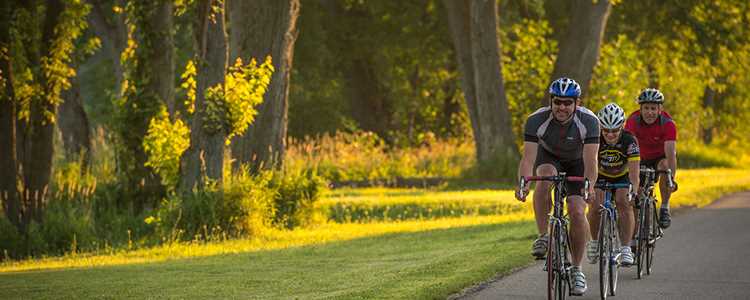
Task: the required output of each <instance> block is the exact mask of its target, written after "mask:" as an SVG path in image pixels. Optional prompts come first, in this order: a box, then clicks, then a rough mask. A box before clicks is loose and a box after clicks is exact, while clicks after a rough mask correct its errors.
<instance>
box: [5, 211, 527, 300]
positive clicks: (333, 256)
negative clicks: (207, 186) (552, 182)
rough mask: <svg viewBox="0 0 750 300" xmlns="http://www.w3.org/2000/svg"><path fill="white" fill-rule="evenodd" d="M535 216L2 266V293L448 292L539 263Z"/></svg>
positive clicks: (75, 295)
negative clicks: (109, 261)
mask: <svg viewBox="0 0 750 300" xmlns="http://www.w3.org/2000/svg"><path fill="white" fill-rule="evenodd" d="M534 231H535V230H534V229H533V225H532V224H531V222H529V221H523V222H510V223H502V224H488V225H478V226H470V227H458V228H449V229H436V230H429V231H423V232H412V233H402V234H386V235H382V236H376V237H367V238H360V239H354V240H349V241H341V242H332V243H327V244H320V245H311V246H303V247H293V248H287V249H279V250H269V251H256V252H246V253H240V254H224V255H216V256H209V257H198V258H192V259H178V260H168V261H162V262H156V263H141V264H132V265H124V266H103V267H94V268H82V269H81V268H73V269H71V268H66V269H57V270H34V271H25V272H10V273H0V299H20V298H25V299H46V298H126V297H127V298H139V299H142V298H154V297H156V298H217V297H218V298H346V299H351V298H403V299H414V298H441V297H445V295H448V294H450V293H453V292H457V291H460V290H461V289H462V288H464V287H465V286H467V285H469V284H471V283H473V282H478V281H482V280H485V279H487V278H490V277H492V276H494V275H495V274H497V273H506V272H509V270H511V269H512V268H515V267H518V266H519V265H524V264H528V263H530V262H531V257H530V256H528V255H527V252H528V251H529V243H530V241H531V240H532V238H533V237H534Z"/></svg>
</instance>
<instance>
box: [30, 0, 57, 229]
mask: <svg viewBox="0 0 750 300" xmlns="http://www.w3.org/2000/svg"><path fill="white" fill-rule="evenodd" d="M63 9H64V6H63V3H62V2H61V1H59V0H53V1H48V2H47V7H46V16H45V20H44V25H43V26H44V27H43V30H42V40H41V49H40V50H41V51H40V52H39V53H40V55H45V56H49V55H50V48H51V47H52V43H53V42H54V41H55V40H56V39H57V38H59V37H57V36H56V34H55V26H57V24H58V20H59V17H60V14H61V13H62V11H63ZM29 61H31V62H32V64H34V65H38V64H35V63H34V62H40V61H41V57H40V56H37V55H34V56H33V57H31V59H30V60H29ZM47 75H48V74H46V72H41V77H40V83H41V86H42V87H44V88H43V89H44V90H43V91H42V93H41V95H37V96H35V97H34V98H33V99H32V101H31V104H30V107H29V121H28V123H27V127H26V128H24V129H25V132H24V135H25V137H24V144H23V146H22V147H23V153H24V155H23V158H22V159H21V160H20V162H21V169H22V176H23V181H24V191H23V193H22V194H21V195H22V198H24V201H25V202H26V203H28V207H27V208H26V209H27V211H28V213H24V214H23V216H24V218H25V220H24V224H28V223H29V221H30V220H31V219H33V220H35V221H37V222H40V223H41V222H42V216H43V211H44V205H45V202H46V198H47V194H48V188H49V182H50V177H51V175H52V155H53V151H54V149H53V133H54V126H55V124H54V117H49V116H48V115H47V113H51V114H54V113H55V112H56V111H57V107H55V104H54V103H53V102H52V99H51V98H52V97H54V91H53V90H52V88H53V87H52V85H53V84H51V82H50V78H48V76H47Z"/></svg>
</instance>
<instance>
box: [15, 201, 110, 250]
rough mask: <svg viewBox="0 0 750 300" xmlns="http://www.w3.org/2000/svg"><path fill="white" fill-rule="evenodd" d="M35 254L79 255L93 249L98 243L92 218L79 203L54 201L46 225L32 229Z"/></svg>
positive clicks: (46, 211) (48, 210) (44, 223)
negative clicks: (96, 242) (80, 252)
mask: <svg viewBox="0 0 750 300" xmlns="http://www.w3.org/2000/svg"><path fill="white" fill-rule="evenodd" d="M28 238H29V240H28V247H29V248H28V251H29V253H30V254H31V255H34V256H36V255H41V254H50V253H53V254H64V253H67V252H70V253H76V252H78V251H80V250H87V249H91V248H92V246H93V245H94V241H96V238H95V235H94V229H93V222H92V220H91V217H90V215H89V214H88V213H87V212H86V210H85V209H83V208H82V207H81V206H80V205H79V203H76V202H75V201H64V200H61V199H52V200H50V201H49V203H48V205H47V207H46V209H45V210H44V216H43V222H41V223H37V222H32V223H31V224H30V225H29V227H28Z"/></svg>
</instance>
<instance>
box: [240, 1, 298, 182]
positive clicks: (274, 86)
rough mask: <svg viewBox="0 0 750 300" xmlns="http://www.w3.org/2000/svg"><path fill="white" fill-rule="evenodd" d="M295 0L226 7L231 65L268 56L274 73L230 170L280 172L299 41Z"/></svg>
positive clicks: (248, 2) (247, 2) (254, 2)
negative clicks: (238, 61)
mask: <svg viewBox="0 0 750 300" xmlns="http://www.w3.org/2000/svg"><path fill="white" fill-rule="evenodd" d="M299 11H300V3H299V0H283V1H279V0H263V1H244V0H237V1H232V2H230V7H229V14H230V16H229V22H230V28H231V38H230V42H231V45H230V47H229V48H230V51H231V54H230V57H231V60H230V62H231V63H233V62H234V60H235V59H237V58H242V60H243V61H245V62H247V61H249V59H251V58H255V59H256V61H258V62H259V63H260V62H262V61H263V60H264V59H265V57H266V56H268V55H270V56H271V57H272V60H273V67H274V70H275V71H274V73H273V75H272V77H271V82H270V84H269V86H268V91H267V92H266V94H265V95H264V96H263V103H261V104H260V105H259V106H258V115H256V117H255V121H254V122H253V124H251V125H250V127H248V128H247V130H246V131H245V133H244V134H243V135H241V136H238V137H236V138H234V139H233V141H232V156H233V157H234V158H235V159H236V160H235V162H234V164H233V168H234V169H238V167H239V165H240V164H247V165H248V167H250V170H251V171H252V172H256V171H257V170H259V169H261V168H263V169H269V168H273V167H280V166H281V164H282V163H283V160H284V151H285V148H286V145H285V144H286V136H287V123H288V122H287V111H288V107H289V104H288V103H289V100H288V98H289V77H290V72H291V69H292V61H293V57H294V43H295V41H296V40H297V33H298V30H297V18H298V16H299Z"/></svg>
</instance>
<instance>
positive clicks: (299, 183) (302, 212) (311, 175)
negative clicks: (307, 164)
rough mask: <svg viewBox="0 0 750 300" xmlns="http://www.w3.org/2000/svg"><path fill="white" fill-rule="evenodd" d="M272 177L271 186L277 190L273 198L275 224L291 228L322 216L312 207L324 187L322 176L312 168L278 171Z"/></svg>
mask: <svg viewBox="0 0 750 300" xmlns="http://www.w3.org/2000/svg"><path fill="white" fill-rule="evenodd" d="M273 178H274V180H273V181H272V182H271V186H272V188H273V189H275V190H276V191H277V192H276V194H275V198H274V206H275V211H276V213H275V215H274V223H275V224H277V225H279V226H281V227H284V228H288V229H292V228H295V227H300V226H307V225H310V224H314V223H316V222H318V221H319V220H320V219H322V218H324V217H323V216H322V214H317V212H316V211H315V208H314V205H315V202H317V201H318V200H320V198H321V194H322V192H323V191H324V190H325V187H326V183H325V181H324V180H323V178H321V177H320V176H318V175H317V174H316V173H315V172H314V171H312V170H306V171H299V172H287V173H282V172H278V173H276V174H275V176H274V177H273Z"/></svg>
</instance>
